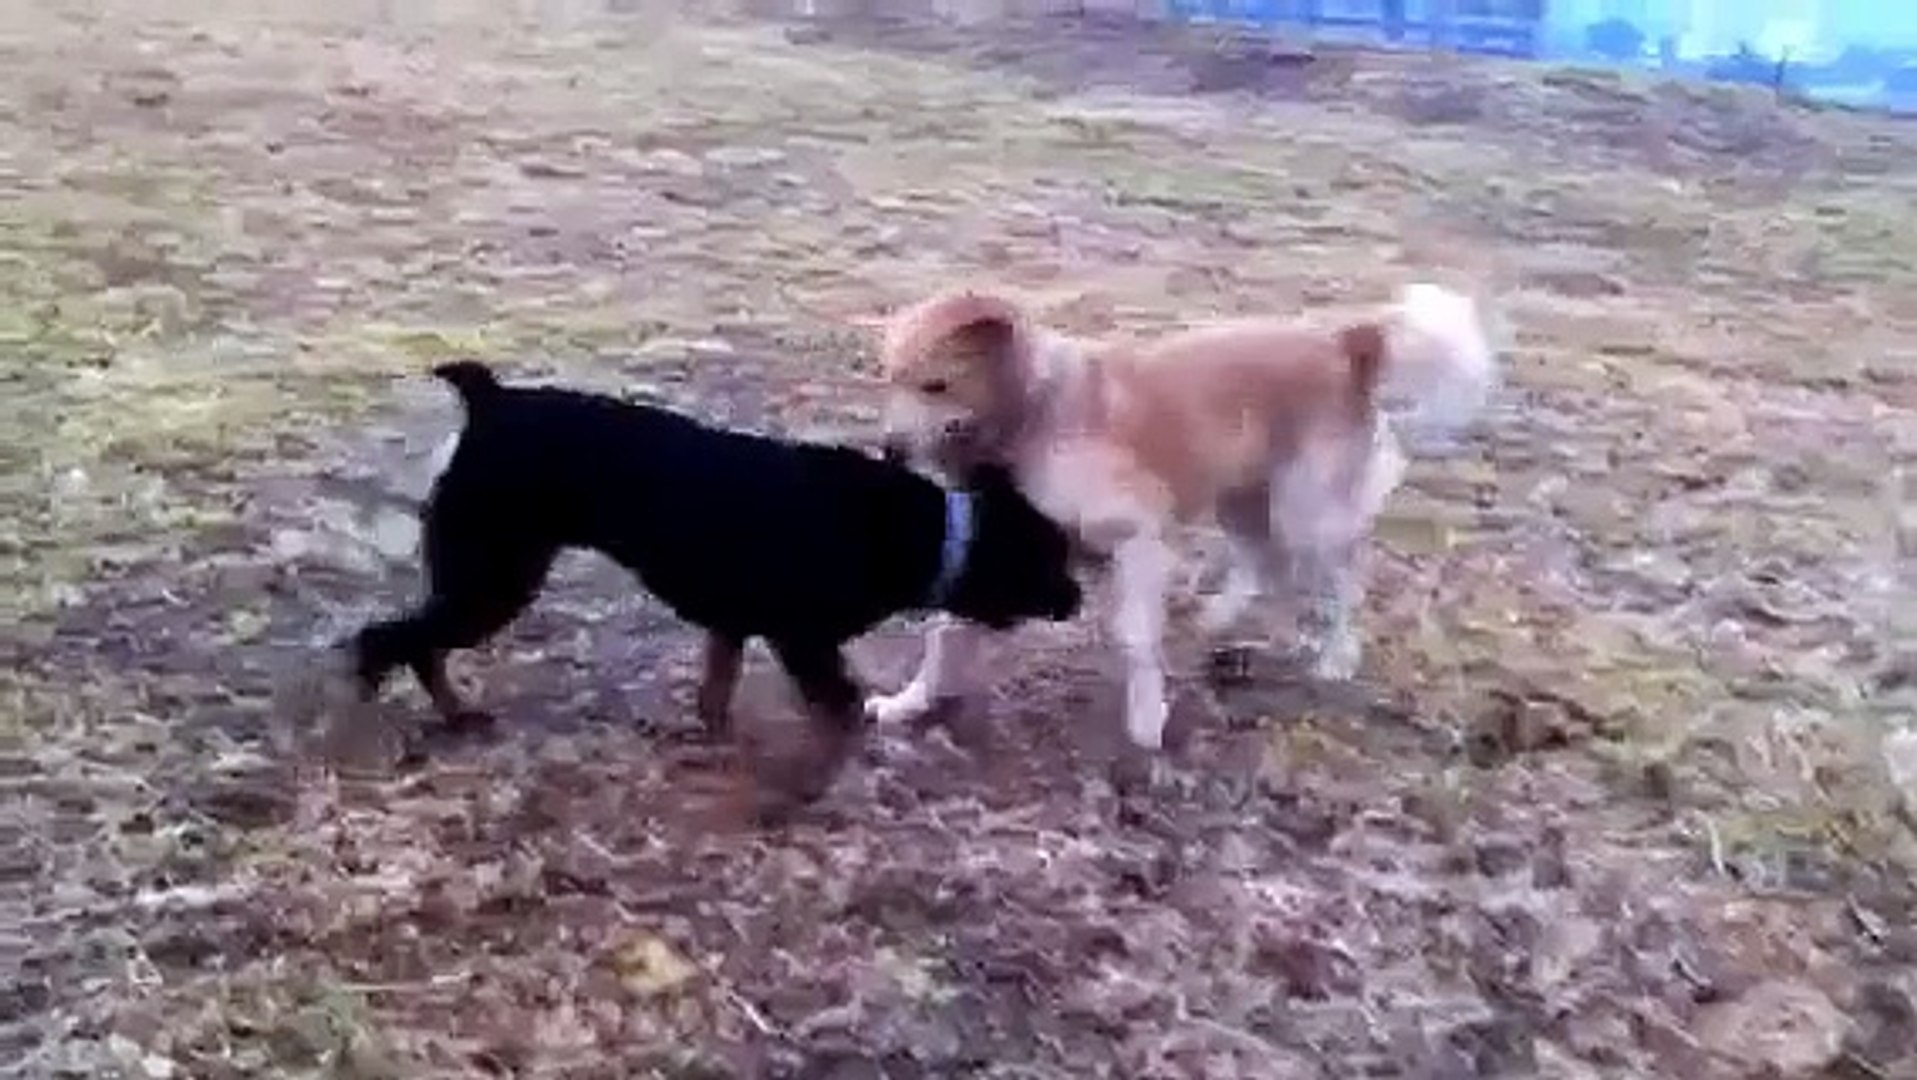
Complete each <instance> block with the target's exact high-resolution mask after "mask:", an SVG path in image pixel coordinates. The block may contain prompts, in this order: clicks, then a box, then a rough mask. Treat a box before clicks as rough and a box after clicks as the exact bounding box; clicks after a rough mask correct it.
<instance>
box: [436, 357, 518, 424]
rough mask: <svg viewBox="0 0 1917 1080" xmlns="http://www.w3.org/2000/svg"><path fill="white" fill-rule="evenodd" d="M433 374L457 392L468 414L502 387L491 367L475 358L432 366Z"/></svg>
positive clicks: (478, 407) (490, 398) (482, 404)
mask: <svg viewBox="0 0 1917 1080" xmlns="http://www.w3.org/2000/svg"><path fill="white" fill-rule="evenodd" d="M433 375H434V376H436V377H437V378H440V379H443V380H445V381H446V382H447V383H448V384H449V385H450V386H452V388H453V389H454V390H455V391H457V392H458V393H459V400H460V401H461V402H462V403H464V404H465V406H466V414H467V415H468V416H471V415H473V414H474V413H477V412H478V411H479V410H480V409H481V408H482V407H484V406H485V405H486V404H488V403H489V402H491V401H492V399H493V398H494V397H495V396H496V395H497V394H498V393H499V391H500V390H501V389H502V388H501V387H500V385H499V380H498V379H497V378H495V377H494V376H493V372H492V369H491V368H489V367H487V366H486V365H485V364H482V363H480V362H479V361H477V360H454V361H451V362H449V363H444V364H440V365H438V366H437V367H435V368H433Z"/></svg>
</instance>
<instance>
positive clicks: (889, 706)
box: [865, 614, 980, 724]
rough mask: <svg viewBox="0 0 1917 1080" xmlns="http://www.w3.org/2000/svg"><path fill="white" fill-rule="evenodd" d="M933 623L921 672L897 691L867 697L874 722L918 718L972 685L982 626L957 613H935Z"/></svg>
mask: <svg viewBox="0 0 1917 1080" xmlns="http://www.w3.org/2000/svg"><path fill="white" fill-rule="evenodd" d="M931 623H932V625H931V629H930V630H929V631H928V632H927V633H926V635H925V659H924V660H922V661H920V663H919V670H918V674H916V675H914V676H913V677H912V681H911V682H909V683H907V684H906V685H905V689H903V690H900V691H899V692H898V693H896V694H880V695H876V696H873V697H870V698H867V699H866V702H865V713H866V715H867V716H869V717H871V718H872V721H873V722H874V723H877V724H900V723H912V722H915V721H917V720H920V719H923V718H924V717H925V716H926V715H927V714H928V713H930V712H931V711H932V710H933V709H935V708H937V707H939V706H940V705H943V704H945V703H946V702H948V701H951V700H953V699H955V698H958V697H961V696H963V695H964V694H965V693H966V692H968V691H969V690H970V689H971V687H970V683H971V675H972V663H973V660H974V658H975V657H976V655H977V652H978V641H979V636H980V630H979V628H978V627H977V626H974V625H973V624H971V623H968V622H966V621H965V620H963V619H960V618H958V617H956V616H953V615H943V614H941V615H934V616H932V620H931Z"/></svg>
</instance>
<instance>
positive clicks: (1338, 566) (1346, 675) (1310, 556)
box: [1298, 542, 1364, 682]
mask: <svg viewBox="0 0 1917 1080" xmlns="http://www.w3.org/2000/svg"><path fill="white" fill-rule="evenodd" d="M1358 563H1359V560H1358V545H1357V543H1355V542H1349V543H1344V544H1331V545H1326V546H1325V547H1321V548H1316V549H1313V550H1312V551H1310V552H1308V553H1303V554H1301V557H1300V558H1299V559H1298V571H1299V575H1298V576H1299V585H1300V586H1301V589H1300V590H1299V591H1300V592H1302V593H1303V594H1304V595H1305V596H1306V597H1307V598H1308V607H1307V609H1306V611H1307V618H1306V620H1305V621H1306V623H1307V626H1306V628H1305V632H1306V637H1307V638H1308V647H1309V648H1310V649H1311V650H1312V652H1313V654H1314V655H1313V658H1312V664H1311V674H1312V677H1314V678H1318V679H1323V680H1325V681H1327V682H1344V681H1345V680H1347V679H1350V678H1352V677H1353V676H1355V675H1356V674H1358V662H1359V660H1360V659H1361V658H1362V654H1363V646H1362V645H1361V644H1360V642H1359V641H1358V632H1357V628H1356V627H1355V626H1354V625H1353V621H1354V614H1355V612H1356V611H1357V609H1358V608H1359V607H1360V606H1361V605H1362V604H1363V602H1364V582H1363V580H1362V577H1361V575H1360V567H1359V564H1358Z"/></svg>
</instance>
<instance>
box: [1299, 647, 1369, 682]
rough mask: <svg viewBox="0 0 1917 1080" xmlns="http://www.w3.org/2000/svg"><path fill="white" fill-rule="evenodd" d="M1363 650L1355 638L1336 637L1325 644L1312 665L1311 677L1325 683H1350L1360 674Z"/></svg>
mask: <svg viewBox="0 0 1917 1080" xmlns="http://www.w3.org/2000/svg"><path fill="white" fill-rule="evenodd" d="M1360 652H1361V650H1360V649H1359V646H1358V641H1357V639H1356V638H1354V637H1334V638H1332V639H1331V640H1330V641H1327V642H1325V644H1324V647H1323V648H1321V649H1320V650H1319V651H1318V655H1317V657H1316V658H1315V659H1314V660H1313V661H1312V663H1311V676H1312V678H1314V679H1319V680H1321V681H1323V682H1349V681H1351V680H1352V679H1353V678H1355V677H1357V674H1358V660H1359V654H1360Z"/></svg>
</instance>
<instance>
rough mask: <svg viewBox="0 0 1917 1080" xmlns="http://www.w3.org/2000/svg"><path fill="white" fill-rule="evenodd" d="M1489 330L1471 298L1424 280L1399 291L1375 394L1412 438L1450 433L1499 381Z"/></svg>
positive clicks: (1439, 437) (1386, 329)
mask: <svg viewBox="0 0 1917 1080" xmlns="http://www.w3.org/2000/svg"><path fill="white" fill-rule="evenodd" d="M1347 333H1349V332H1347ZM1491 334H1492V332H1491V328H1490V320H1489V319H1488V318H1487V313H1486V312H1485V310H1484V308H1483V305H1482V304H1481V303H1480V302H1479V300H1478V299H1477V298H1475V297H1472V296H1468V295H1466V294H1464V293H1461V292H1456V291H1454V290H1452V289H1448V288H1445V287H1444V286H1442V285H1434V284H1430V283H1428V282H1417V283H1414V284H1411V285H1407V286H1405V288H1404V290H1403V291H1402V292H1400V293H1399V294H1398V302H1397V304H1396V305H1395V306H1394V307H1393V308H1392V310H1391V312H1390V314H1389V315H1388V316H1387V318H1386V319H1385V320H1384V335H1383V336H1384V340H1385V348H1384V350H1383V352H1384V363H1383V365H1382V367H1383V376H1382V379H1381V381H1380V389H1381V394H1380V396H1381V398H1382V404H1383V406H1384V408H1385V409H1386V411H1387V412H1389V413H1391V414H1393V416H1394V419H1396V420H1397V421H1398V422H1399V424H1400V426H1401V430H1403V431H1404V433H1405V434H1407V435H1408V436H1410V438H1411V440H1412V441H1414V442H1423V441H1425V440H1427V439H1430V440H1446V439H1449V438H1450V437H1452V436H1454V435H1456V434H1457V433H1458V432H1459V431H1461V430H1463V429H1464V428H1465V427H1466V426H1468V425H1469V424H1470V423H1471V421H1472V420H1474V419H1476V418H1477V415H1478V413H1479V412H1480V411H1481V410H1482V409H1483V408H1484V406H1485V405H1486V403H1487V402H1488V401H1489V400H1490V397H1491V393H1492V391H1493V390H1494V389H1495V388H1496V386H1497V382H1498V362H1497V361H1498V356H1497V349H1496V347H1495V346H1494V345H1493V343H1492V337H1491ZM1347 349H1349V345H1347ZM1354 360H1355V355H1354Z"/></svg>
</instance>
